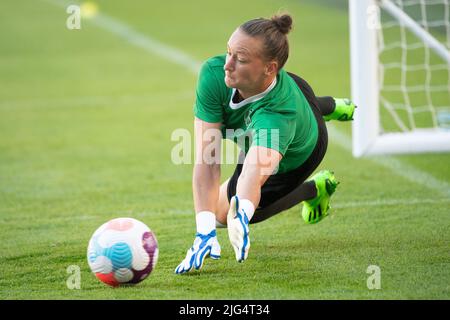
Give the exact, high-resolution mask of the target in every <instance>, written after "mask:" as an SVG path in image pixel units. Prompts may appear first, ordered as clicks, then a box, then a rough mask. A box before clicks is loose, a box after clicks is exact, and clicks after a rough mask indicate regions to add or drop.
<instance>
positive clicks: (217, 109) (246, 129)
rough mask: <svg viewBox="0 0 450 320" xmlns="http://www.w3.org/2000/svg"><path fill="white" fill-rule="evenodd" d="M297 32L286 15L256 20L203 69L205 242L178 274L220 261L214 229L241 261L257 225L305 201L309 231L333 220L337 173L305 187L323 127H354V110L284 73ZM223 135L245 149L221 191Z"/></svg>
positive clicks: (321, 149)
mask: <svg viewBox="0 0 450 320" xmlns="http://www.w3.org/2000/svg"><path fill="white" fill-rule="evenodd" d="M291 26H292V18H291V16H290V15H287V14H284V15H281V16H274V17H272V18H271V19H264V18H260V19H253V20H250V21H248V22H246V23H244V24H243V25H241V26H240V27H239V28H237V29H236V30H235V31H234V32H233V34H232V35H231V37H230V39H229V41H228V48H227V54H226V55H220V56H216V57H213V58H210V59H208V60H207V61H206V62H205V63H204V64H203V66H202V68H201V71H200V75H199V80H198V85H197V95H196V102H195V106H194V113H195V120H194V127H195V136H196V138H195V146H196V163H195V166H194V172H193V194H194V204H195V212H196V225H197V234H196V237H195V240H194V244H193V246H192V247H191V248H190V249H189V250H188V251H187V255H186V257H185V259H184V260H183V261H182V262H181V263H180V264H179V265H178V266H177V268H176V269H175V273H178V274H181V273H185V272H188V271H191V270H193V269H194V268H195V269H197V270H198V269H200V268H201V267H202V265H203V262H204V259H205V258H206V257H207V256H210V257H211V258H214V259H218V258H219V257H220V245H219V242H218V240H217V237H216V226H218V227H227V228H228V235H229V239H230V242H231V245H232V247H233V249H234V251H235V254H236V260H237V261H239V262H242V261H244V260H245V259H247V256H248V250H249V248H250V238H249V224H250V223H255V222H260V221H263V220H265V219H267V218H269V217H271V216H273V215H275V214H277V213H279V212H282V211H284V210H287V209H289V208H291V207H292V206H294V205H296V204H298V203H300V202H302V201H303V202H304V203H303V211H302V216H303V219H304V220H305V221H306V222H307V223H315V222H318V221H320V220H321V219H323V218H324V217H326V216H327V215H328V211H329V200H330V196H331V195H332V194H333V192H334V191H335V189H336V186H337V184H338V183H337V181H336V179H335V177H334V175H333V173H332V172H330V171H328V170H323V171H320V172H318V173H316V174H315V175H314V176H312V177H311V178H310V179H309V180H307V181H306V179H307V178H308V177H309V176H310V175H311V174H312V173H313V171H314V170H315V169H316V168H317V167H318V165H319V164H320V162H321V161H322V159H323V157H324V155H325V152H326V149H327V143H328V135H327V129H326V126H325V120H331V119H335V120H351V119H352V117H353V112H354V109H355V106H354V104H352V103H351V102H350V101H349V100H347V99H335V98H332V97H316V96H315V95H314V92H313V90H312V89H311V87H310V86H309V85H308V84H307V83H306V81H304V80H303V79H301V78H300V77H299V76H297V75H295V74H292V73H289V72H286V71H285V70H284V69H283V66H284V65H285V63H286V60H287V59H288V55H289V45H288V39H287V34H288V32H289V31H290V30H291ZM222 137H226V138H229V139H232V140H234V141H235V142H237V143H238V144H239V146H240V148H241V150H242V152H241V160H242V161H239V163H238V165H237V167H236V170H235V172H234V174H233V175H232V177H231V178H229V179H228V180H226V181H225V182H224V183H223V184H222V185H220V150H221V140H222ZM217 159H219V160H217Z"/></svg>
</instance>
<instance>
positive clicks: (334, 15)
mask: <svg viewBox="0 0 450 320" xmlns="http://www.w3.org/2000/svg"><path fill="white" fill-rule="evenodd" d="M69 4H78V5H81V7H82V8H84V10H85V11H84V14H85V16H84V18H83V19H82V20H81V29H80V30H69V29H68V28H67V27H66V20H67V19H68V17H69V14H68V13H67V12H66V8H67V6H68V5H69ZM280 11H282V12H284V11H287V12H289V13H291V14H292V15H293V18H294V29H293V31H292V32H291V34H290V35H289V39H290V45H291V54H290V58H289V61H288V63H287V66H286V69H287V70H289V71H292V72H295V73H298V74H299V75H301V76H302V77H303V78H305V79H306V80H307V81H308V82H309V83H310V84H311V85H312V87H313V88H314V90H315V91H316V94H318V95H333V96H336V97H350V95H351V92H350V70H349V62H350V58H349V25H348V4H347V1H345V0H338V1H331V0H330V1H326V0H320V1H312V0H311V1H306V0H283V1H276V0H262V1H253V0H252V1H238V0H229V1H207V0H198V1H178V0H166V1H156V0H150V1H144V0H133V1H127V2H124V1H112V0H109V1H106V0H105V1H92V2H89V3H86V2H84V3H83V2H74V1H68V2H66V1H58V0H17V1H12V0H4V1H1V2H0V39H1V45H0V299H448V298H449V297H450V287H449V284H450V271H449V270H450V256H449V247H450V236H449V234H450V233H449V231H450V169H449V168H450V166H449V163H450V154H448V153H433V154H422V155H401V156H395V157H394V156H377V157H365V158H361V159H355V158H353V157H352V155H351V126H350V125H349V124H348V123H334V124H332V125H331V126H329V133H330V145H329V148H328V153H327V156H326V157H325V160H324V161H323V163H322V165H321V166H320V169H321V168H328V169H332V170H334V171H335V174H336V176H337V178H338V180H340V181H341V184H340V186H339V188H338V190H337V193H336V194H335V195H334V196H333V199H332V216H331V217H329V218H327V219H325V220H324V221H323V222H321V223H319V224H317V225H312V226H311V225H306V224H304V223H303V222H302V220H301V217H300V209H301V208H300V206H298V207H295V208H293V209H291V210H289V211H287V212H285V213H282V214H280V215H278V216H276V217H273V218H271V219H270V220H268V221H266V222H263V223H261V224H256V225H253V227H252V228H251V229H252V231H251V239H252V247H251V251H250V255H249V259H248V261H246V262H245V263H244V264H237V263H236V261H235V260H234V254H233V252H232V249H231V247H230V245H229V243H228V238H227V234H226V231H225V230H219V241H221V245H222V249H223V254H222V259H221V260H219V261H211V260H208V261H206V263H205V265H204V267H203V269H202V271H201V272H196V273H192V274H188V275H186V276H176V275H174V274H173V270H174V268H175V267H176V265H177V264H178V263H179V261H180V260H181V259H182V258H183V257H184V254H185V251H186V249H187V248H188V247H189V245H190V244H191V241H192V239H193V235H194V231H195V222H194V213H193V202H192V192H191V173H192V166H191V165H178V166H177V165H175V164H173V163H172V161H171V150H172V148H173V147H174V145H175V144H176V143H175V142H174V141H171V134H172V132H173V131H174V130H175V129H178V128H186V129H188V130H189V131H190V132H192V120H193V115H192V105H193V102H194V97H195V85H196V70H197V69H196V68H197V67H198V65H199V64H200V63H201V62H202V61H203V60H205V59H207V58H208V57H210V56H213V55H217V54H221V53H224V52H225V50H226V42H227V40H228V37H229V35H230V34H231V33H232V32H233V31H234V29H235V28H236V27H237V26H239V25H240V24H241V23H242V22H244V21H246V20H249V19H252V18H255V17H260V16H263V17H269V16H271V15H273V14H275V13H277V12H280ZM360 107H361V106H360ZM232 170H233V166H232V165H226V166H224V169H223V171H222V179H223V180H225V179H226V178H227V177H228V176H229V174H230V173H231V172H232ZM121 216H130V217H133V218H136V219H139V220H142V221H143V222H144V223H146V224H147V225H149V226H150V228H151V229H152V230H153V231H154V232H155V233H156V236H157V238H158V242H159V247H160V256H159V261H158V264H157V266H156V269H155V271H154V272H153V273H152V275H151V276H150V277H149V278H148V279H146V280H145V281H144V282H142V283H141V284H139V285H137V286H135V287H125V288H119V289H115V290H112V289H109V288H107V287H106V286H105V285H103V284H102V283H100V282H99V281H98V280H97V279H96V278H95V277H94V276H93V275H92V274H91V273H90V270H89V267H88V264H87V261H86V248H87V244H88V240H89V238H90V236H91V235H92V233H93V232H94V230H95V229H96V228H97V227H98V226H100V225H101V224H102V223H104V222H105V221H107V220H109V219H112V218H115V217H121ZM70 265H76V266H79V267H80V270H81V289H80V290H76V289H75V290H70V289H68V287H67V285H66V281H67V279H68V277H69V276H70V274H68V273H67V271H66V270H67V267H68V266H70ZM371 265H375V266H378V267H379V268H380V270H381V289H378V290H370V289H369V288H368V286H367V280H368V278H369V277H370V273H367V270H368V267H369V266H371Z"/></svg>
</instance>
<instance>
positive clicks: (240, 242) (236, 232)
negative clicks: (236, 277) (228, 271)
mask: <svg viewBox="0 0 450 320" xmlns="http://www.w3.org/2000/svg"><path fill="white" fill-rule="evenodd" d="M248 224H249V220H248V218H247V215H246V214H245V212H244V211H243V210H242V209H239V198H238V197H237V196H234V197H233V198H231V201H230V209H229V210H228V215H227V228H228V237H229V238H230V242H231V245H232V247H233V249H234V253H235V254H236V260H237V261H238V262H243V261H244V260H245V259H247V257H248V250H249V249H250V238H249V236H248V235H249V232H250V230H249V228H248Z"/></svg>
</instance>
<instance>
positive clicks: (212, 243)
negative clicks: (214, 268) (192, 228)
mask: <svg viewBox="0 0 450 320" xmlns="http://www.w3.org/2000/svg"><path fill="white" fill-rule="evenodd" d="M208 255H209V256H210V257H211V258H212V259H219V258H220V245H219V241H218V240H217V237H216V230H213V231H211V232H210V233H209V234H206V235H204V234H200V233H197V234H196V235H195V239H194V244H193V245H192V247H191V248H190V249H189V250H188V251H187V253H186V258H184V260H183V261H181V263H180V264H179V265H178V267H176V268H175V273H176V274H182V273H186V272H189V271H191V270H192V268H195V269H196V270H199V269H200V268H201V267H202V266H203V262H204V261H205V258H206V257H207V256H208Z"/></svg>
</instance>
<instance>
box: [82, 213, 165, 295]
mask: <svg viewBox="0 0 450 320" xmlns="http://www.w3.org/2000/svg"><path fill="white" fill-rule="evenodd" d="M87 259H88V263H89V267H90V268H91V270H92V272H93V273H94V274H95V276H96V277H97V278H98V279H99V280H100V281H102V282H104V283H106V284H108V285H110V286H113V287H116V286H119V285H121V284H136V283H138V282H141V281H142V280H144V279H145V278H147V276H148V275H149V274H150V273H151V272H152V270H153V269H154V268H155V265H156V262H157V261H158V242H157V241H156V237H155V234H154V233H153V232H152V231H151V230H150V229H149V227H147V226H146V225H145V224H144V223H142V222H141V221H138V220H136V219H133V218H117V219H113V220H110V221H108V222H106V223H104V224H103V225H101V226H100V227H99V228H98V229H97V230H96V231H95V232H94V234H93V235H92V237H91V240H90V241H89V246H88V250H87Z"/></svg>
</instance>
